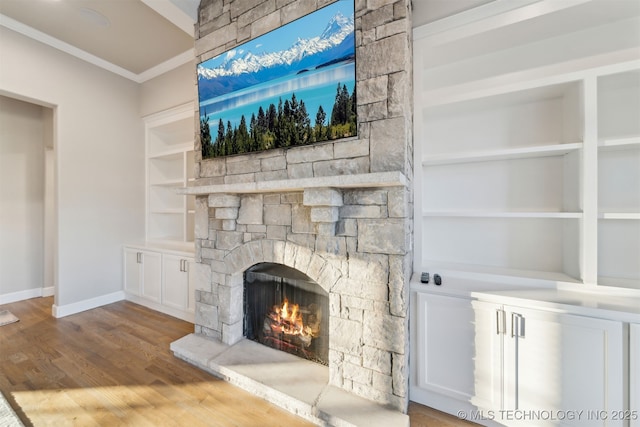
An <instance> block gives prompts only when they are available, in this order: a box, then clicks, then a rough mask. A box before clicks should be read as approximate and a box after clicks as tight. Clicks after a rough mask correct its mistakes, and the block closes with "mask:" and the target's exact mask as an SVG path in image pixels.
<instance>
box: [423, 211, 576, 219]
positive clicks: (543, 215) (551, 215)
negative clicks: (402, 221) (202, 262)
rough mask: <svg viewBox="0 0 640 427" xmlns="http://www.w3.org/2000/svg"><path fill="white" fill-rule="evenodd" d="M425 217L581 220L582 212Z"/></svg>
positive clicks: (440, 213)
mask: <svg viewBox="0 0 640 427" xmlns="http://www.w3.org/2000/svg"><path fill="white" fill-rule="evenodd" d="M422 216H423V217H449V218H550V219H580V218H582V216H583V215H582V213H581V212H484V211H476V212H471V211H467V212H465V211H424V212H423V213H422Z"/></svg>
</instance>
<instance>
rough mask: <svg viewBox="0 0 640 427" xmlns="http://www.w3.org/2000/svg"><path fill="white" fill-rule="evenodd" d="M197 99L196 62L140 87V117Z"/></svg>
mask: <svg viewBox="0 0 640 427" xmlns="http://www.w3.org/2000/svg"><path fill="white" fill-rule="evenodd" d="M196 97H197V87H196V62H195V58H194V60H193V61H192V62H189V63H187V64H184V65H182V66H180V67H178V68H176V69H174V70H171V71H169V72H167V73H164V74H162V75H160V76H158V77H156V78H154V79H151V80H148V81H146V82H144V83H142V84H141V85H140V115H141V116H142V117H144V116H148V115H149V114H153V113H157V112H159V111H164V110H167V109H169V108H172V107H175V106H178V105H182V104H186V103H187V102H192V101H194V100H195V99H196Z"/></svg>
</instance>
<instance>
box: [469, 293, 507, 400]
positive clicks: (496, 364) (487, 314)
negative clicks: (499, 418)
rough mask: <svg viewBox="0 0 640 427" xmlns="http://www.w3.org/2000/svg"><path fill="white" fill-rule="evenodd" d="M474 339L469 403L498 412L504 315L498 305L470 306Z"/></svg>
mask: <svg viewBox="0 0 640 427" xmlns="http://www.w3.org/2000/svg"><path fill="white" fill-rule="evenodd" d="M473 328H474V331H475V336H472V338H471V339H472V340H474V341H475V353H474V354H473V355H472V359H471V360H473V362H474V367H473V376H474V396H473V399H472V400H471V403H473V404H474V405H476V406H477V407H478V408H481V409H486V410H494V411H495V410H500V409H502V407H503V402H502V397H503V393H502V383H503V377H502V365H503V344H504V343H503V341H504V340H503V337H504V331H505V312H504V310H503V308H502V306H501V305H499V304H493V303H487V302H482V301H474V302H473Z"/></svg>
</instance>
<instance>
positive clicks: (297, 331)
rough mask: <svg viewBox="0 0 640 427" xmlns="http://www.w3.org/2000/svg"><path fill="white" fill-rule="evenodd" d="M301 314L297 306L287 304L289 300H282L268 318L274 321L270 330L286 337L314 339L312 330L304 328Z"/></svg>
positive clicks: (314, 335)
mask: <svg viewBox="0 0 640 427" xmlns="http://www.w3.org/2000/svg"><path fill="white" fill-rule="evenodd" d="M302 315H303V313H302V311H301V310H300V306H299V305H298V304H289V300H287V299H286V298H285V299H284V301H283V303H282V305H281V306H274V307H273V311H272V313H271V315H270V316H269V317H271V319H272V320H273V321H274V322H273V323H271V329H273V330H274V331H275V332H280V333H284V334H287V335H301V336H304V337H316V336H317V334H315V333H314V331H313V330H312V328H310V327H309V326H305V324H304V321H303V316H302Z"/></svg>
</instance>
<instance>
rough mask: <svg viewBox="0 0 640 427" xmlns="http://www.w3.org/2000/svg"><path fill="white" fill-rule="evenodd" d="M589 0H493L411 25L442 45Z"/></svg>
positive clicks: (417, 33)
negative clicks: (424, 22)
mask: <svg viewBox="0 0 640 427" xmlns="http://www.w3.org/2000/svg"><path fill="white" fill-rule="evenodd" d="M589 1H591V0H563V1H556V0H517V1H516V0H494V1H492V2H491V3H487V4H483V5H481V6H478V7H475V8H473V9H469V10H466V11H464V12H461V13H458V14H455V15H452V16H449V17H447V18H443V19H440V20H438V21H434V22H431V23H428V24H425V25H422V26H420V27H417V28H414V30H413V39H414V40H419V39H426V43H427V44H429V45H432V46H437V45H443V44H446V43H450V42H452V41H455V40H458V39H461V38H466V37H473V36H474V35H477V34H481V33H483V32H486V31H490V30H493V29H496V28H500V27H504V26H507V25H511V24H515V23H517V22H521V21H525V20H528V19H531V18H534V17H537V16H541V15H546V14H548V13H552V12H556V11H558V10H562V9H566V8H569V7H573V6H577V5H579V4H582V3H586V2H589Z"/></svg>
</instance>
